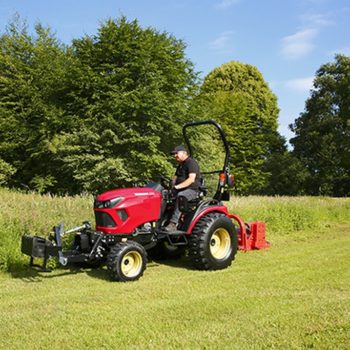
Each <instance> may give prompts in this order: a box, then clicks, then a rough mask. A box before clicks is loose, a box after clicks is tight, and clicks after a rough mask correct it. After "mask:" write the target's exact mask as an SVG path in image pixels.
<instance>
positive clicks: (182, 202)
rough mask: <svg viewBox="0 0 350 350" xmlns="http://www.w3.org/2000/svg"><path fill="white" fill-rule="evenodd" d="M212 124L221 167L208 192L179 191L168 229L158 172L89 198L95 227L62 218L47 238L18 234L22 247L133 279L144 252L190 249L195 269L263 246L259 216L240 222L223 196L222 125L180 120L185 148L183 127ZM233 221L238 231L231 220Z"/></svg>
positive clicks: (34, 254)
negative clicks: (70, 224) (66, 241)
mask: <svg viewBox="0 0 350 350" xmlns="http://www.w3.org/2000/svg"><path fill="white" fill-rule="evenodd" d="M200 125H210V126H212V127H215V129H216V131H218V135H219V138H218V139H219V140H220V142H222V144H223V148H224V150H225V155H224V164H223V167H222V169H220V170H215V171H212V172H209V173H202V174H204V175H205V174H213V173H217V175H218V183H217V187H216V192H215V194H214V195H213V196H212V197H207V188H205V187H204V185H203V186H202V187H200V191H199V192H198V197H197V198H196V199H195V200H193V201H187V199H186V198H185V197H181V196H179V197H178V199H177V200H178V201H179V208H180V210H181V212H182V216H181V219H180V223H179V225H178V230H177V231H175V232H171V233H169V232H167V231H166V230H164V227H165V226H166V225H167V224H168V222H169V219H170V217H171V214H172V211H173V208H174V204H175V200H176V199H175V198H174V197H173V196H172V191H171V186H170V182H171V181H170V179H167V178H165V177H161V179H160V181H159V182H151V183H148V184H146V185H145V186H143V187H133V188H124V189H116V190H111V191H108V192H105V193H102V194H100V195H98V196H97V197H96V199H95V202H94V212H95V219H96V229H95V230H93V229H91V227H90V224H89V223H88V222H85V223H83V225H82V226H80V227H76V228H74V229H71V230H68V231H66V232H65V231H64V228H63V224H60V225H58V226H55V227H54V230H53V235H52V236H51V237H50V238H49V239H46V238H42V237H38V236H29V235H24V236H23V237H22V252H23V253H24V254H27V255H29V256H30V265H31V266H36V265H34V264H33V262H34V258H42V259H44V260H43V265H42V266H41V267H42V269H43V270H44V271H46V270H47V269H46V264H47V260H48V259H49V258H50V257H58V259H59V263H60V264H62V265H63V266H66V265H68V264H72V263H83V264H85V265H90V266H96V265H100V264H106V266H107V270H108V272H109V274H110V277H111V279H112V280H115V281H135V280H137V279H139V278H140V277H141V276H142V275H143V273H144V271H145V269H146V262H147V256H150V257H152V258H153V259H157V258H159V259H160V258H176V257H179V256H181V255H182V254H184V253H185V251H188V259H189V260H190V261H191V263H192V265H193V266H194V267H195V268H197V269H200V270H218V269H224V268H226V267H228V266H230V265H231V263H232V261H233V260H234V258H235V255H236V253H237V249H243V250H250V249H262V248H266V247H268V246H269V244H268V242H266V240H265V225H264V223H262V222H254V223H251V224H246V223H244V222H243V220H241V219H240V218H239V217H238V216H236V215H233V214H229V212H228V210H227V208H226V206H225V205H224V204H223V201H228V200H229V198H230V189H232V187H233V177H232V176H231V175H230V173H229V167H228V163H229V148H228V144H227V141H226V137H225V134H224V132H223V130H222V128H221V126H220V125H219V124H218V123H216V122H214V121H212V120H208V121H201V122H194V123H188V124H185V125H184V127H183V135H184V139H185V142H186V145H187V147H188V150H189V153H190V155H192V153H193V152H192V145H191V142H190V139H189V137H188V132H187V130H188V128H190V127H196V126H200ZM233 220H234V221H236V222H237V223H238V225H239V229H238V230H237V231H236V229H235V226H234V224H233V222H232V221H233ZM69 233H75V236H74V242H73V245H72V249H71V250H66V251H64V250H63V248H62V236H64V235H66V234H69Z"/></svg>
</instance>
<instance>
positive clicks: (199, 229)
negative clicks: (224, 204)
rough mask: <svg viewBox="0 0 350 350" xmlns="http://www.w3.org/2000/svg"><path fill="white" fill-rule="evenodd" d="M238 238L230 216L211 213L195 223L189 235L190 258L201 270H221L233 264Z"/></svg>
mask: <svg viewBox="0 0 350 350" xmlns="http://www.w3.org/2000/svg"><path fill="white" fill-rule="evenodd" d="M237 247H238V240H237V234H236V232H235V227H234V225H233V223H232V221H231V219H230V218H228V217H227V216H225V215H224V214H220V213H210V214H208V215H206V216H204V217H202V218H201V219H200V220H199V221H198V222H197V224H196V225H195V227H194V229H193V231H192V233H191V235H190V237H189V258H190V260H191V261H192V263H193V265H194V267H195V268H197V269H199V270H219V269H224V268H226V267H228V266H230V265H231V263H232V261H233V260H234V258H235V255H236V253H237Z"/></svg>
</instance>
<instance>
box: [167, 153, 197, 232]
mask: <svg viewBox="0 0 350 350" xmlns="http://www.w3.org/2000/svg"><path fill="white" fill-rule="evenodd" d="M171 154H173V155H174V156H175V159H176V161H177V162H178V163H179V165H178V166H177V168H176V172H175V175H174V177H173V189H174V190H175V191H176V196H179V195H181V196H184V197H186V198H187V200H192V199H195V198H196V197H197V194H198V189H199V185H200V172H199V165H198V163H197V162H196V161H195V160H194V159H193V158H191V157H190V156H189V155H188V153H187V150H186V148H185V147H183V146H177V147H175V148H174V150H173V151H172V152H171ZM180 215H181V213H180V210H179V205H178V201H176V204H175V208H174V213H173V215H172V217H171V219H170V223H169V225H168V226H167V227H166V228H165V229H166V231H168V232H173V231H176V229H177V224H178V222H179V218H180Z"/></svg>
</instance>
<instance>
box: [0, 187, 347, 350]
mask: <svg viewBox="0 0 350 350" xmlns="http://www.w3.org/2000/svg"><path fill="white" fill-rule="evenodd" d="M0 195H1V199H2V200H1V203H0V206H1V207H0V209H1V211H0V268H1V270H2V272H0V310H1V311H0V324H1V326H0V349H21V350H22V349H35V350H38V349H350V215H349V213H350V199H332V198H307V197H302V198H282V197H281V198H264V197H249V198H234V199H233V200H232V202H231V203H230V208H231V211H233V212H235V213H238V214H240V215H242V216H243V217H244V218H247V219H249V220H256V219H261V220H265V221H266V222H267V225H268V233H267V236H268V239H269V240H270V241H271V243H272V247H271V248H270V249H269V250H264V251H253V252H248V253H243V252H239V253H238V254H237V257H236V260H235V262H234V263H233V265H232V266H231V267H230V268H228V269H226V270H221V271H216V272H203V271H195V270H192V269H190V268H189V264H188V261H187V258H186V257H185V258H183V259H182V260H180V261H175V262H174V261H166V262H164V263H156V262H150V263H149V264H148V266H147V270H146V272H145V274H144V276H143V277H142V278H141V279H140V280H139V281H137V282H134V283H112V282H110V281H109V280H108V277H107V273H106V270H105V269H103V268H102V269H98V270H91V269H82V270H69V269H56V270H55V271H54V272H52V273H49V274H45V273H37V272H36V271H33V270H31V269H27V268H25V267H24V264H25V263H26V258H24V257H22V256H21V254H20V253H19V251H18V249H19V239H20V236H21V234H22V232H23V230H26V231H28V232H30V233H38V234H42V233H44V232H46V231H47V229H48V228H50V227H51V226H52V225H54V224H57V223H58V222H60V221H62V220H63V219H64V221H65V223H66V226H68V227H71V226H73V225H75V224H80V223H81V221H83V220H84V219H90V220H92V211H91V204H92V199H91V198H90V197H76V198H70V197H66V198H53V197H50V196H39V195H36V194H20V193H15V192H11V191H7V190H0ZM45 230H46V231H45Z"/></svg>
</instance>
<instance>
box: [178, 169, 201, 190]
mask: <svg viewBox="0 0 350 350" xmlns="http://www.w3.org/2000/svg"><path fill="white" fill-rule="evenodd" d="M195 180H196V173H190V174H188V178H187V179H186V180H185V181H183V182H181V183H180V184H178V185H176V186H174V188H175V189H176V190H181V189H183V188H186V187H188V186H190V185H191V184H193V183H194V181H195Z"/></svg>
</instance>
